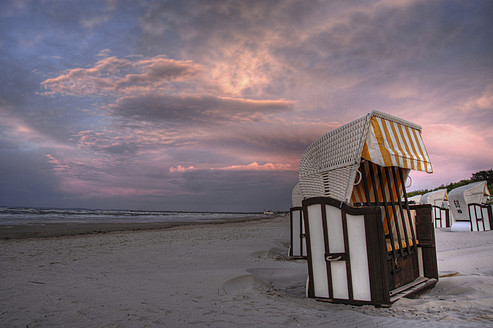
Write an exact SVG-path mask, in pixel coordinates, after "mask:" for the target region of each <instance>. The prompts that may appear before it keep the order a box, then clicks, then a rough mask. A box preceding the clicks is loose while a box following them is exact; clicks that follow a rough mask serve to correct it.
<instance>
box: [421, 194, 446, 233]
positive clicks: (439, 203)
mask: <svg viewBox="0 0 493 328" xmlns="http://www.w3.org/2000/svg"><path fill="white" fill-rule="evenodd" d="M447 197H448V196H447V189H438V190H434V191H430V192H429V193H426V194H424V195H423V196H422V197H421V200H420V203H421V204H430V205H431V207H432V209H433V211H432V215H431V216H432V221H433V224H434V225H435V228H445V227H450V213H449V212H450V211H449V206H448V198H447Z"/></svg>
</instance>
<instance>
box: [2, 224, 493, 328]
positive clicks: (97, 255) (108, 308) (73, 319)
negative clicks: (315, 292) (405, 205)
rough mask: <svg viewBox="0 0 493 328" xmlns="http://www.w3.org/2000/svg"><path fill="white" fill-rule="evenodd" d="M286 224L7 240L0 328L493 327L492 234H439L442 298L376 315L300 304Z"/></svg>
mask: <svg viewBox="0 0 493 328" xmlns="http://www.w3.org/2000/svg"><path fill="white" fill-rule="evenodd" d="M288 222H289V221H288V217H275V218H271V219H268V220H256V221H245V222H235V223H228V224H207V225H187V226H179V227H171V228H167V229H154V230H137V231H113V232H108V233H99V234H83V235H75V236H61V237H51V238H24V239H8V240H7V239H3V240H0V248H1V252H0V327H316V326H323V327H396V326H399V327H422V326H426V327H491V326H493V232H474V233H472V232H470V233H468V232H450V231H447V230H446V229H436V235H437V247H438V263H439V271H440V274H441V275H442V277H441V278H440V281H439V282H438V284H437V285H436V286H435V288H433V289H432V290H431V291H428V292H426V293H424V294H423V295H421V296H420V297H419V298H415V299H401V300H399V301H398V302H396V303H394V305H393V306H392V307H391V308H376V307H373V306H363V307H358V306H351V305H341V304H331V303H325V302H317V301H315V300H313V299H308V298H305V297H304V293H305V280H306V270H307V269H306V262H305V261H304V260H290V259H288V258H287V257H286V254H287V251H288V246H289V244H288V243H289V223H288Z"/></svg>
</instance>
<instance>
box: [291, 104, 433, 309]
mask: <svg viewBox="0 0 493 328" xmlns="http://www.w3.org/2000/svg"><path fill="white" fill-rule="evenodd" d="M411 169H414V170H419V171H425V172H428V173H431V172H432V167H431V163H430V160H429V158H428V154H427V152H426V149H425V146H424V143H423V140H422V137H421V127H420V126H419V125H416V124H413V123H410V122H407V121H404V120H402V119H399V118H397V117H393V116H390V115H388V114H385V113H382V112H378V111H373V112H371V113H370V114H368V115H367V116H365V117H362V118H360V119H357V120H355V121H352V122H350V123H348V124H346V125H344V126H341V127H339V128H337V129H335V130H333V131H331V132H329V133H327V134H326V135H324V136H322V137H321V138H320V139H318V140H316V141H315V142H313V143H312V144H311V145H310V146H309V147H308V148H307V149H306V150H305V152H304V154H303V156H302V159H301V162H300V170H299V184H300V187H301V193H302V196H303V199H304V200H303V202H302V205H303V219H304V222H305V229H306V242H307V251H308V256H307V260H308V261H307V262H308V275H309V276H308V282H307V295H308V296H309V297H313V298H316V299H318V300H326V301H331V302H339V303H349V304H357V305H363V304H373V305H377V306H390V305H391V304H392V302H394V301H396V300H397V299H399V298H401V297H404V296H407V295H410V294H413V293H416V292H418V291H420V290H423V289H426V288H431V287H433V286H434V285H435V284H436V282H437V281H438V268H437V259H436V249H435V234H434V228H433V223H432V219H431V215H432V209H431V206H430V205H416V206H410V205H409V203H408V200H407V198H406V197H407V196H406V187H405V182H406V181H407V178H408V174H409V172H410V170H411Z"/></svg>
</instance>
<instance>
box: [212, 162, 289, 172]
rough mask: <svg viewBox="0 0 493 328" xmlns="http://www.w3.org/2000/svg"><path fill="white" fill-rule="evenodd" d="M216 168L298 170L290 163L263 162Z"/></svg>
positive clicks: (230, 169) (232, 169)
mask: <svg viewBox="0 0 493 328" xmlns="http://www.w3.org/2000/svg"><path fill="white" fill-rule="evenodd" d="M217 170H225V171H293V170H298V168H297V167H293V165H291V164H282V163H265V164H259V163H257V162H252V163H250V164H246V165H242V164H240V165H231V166H226V167H221V168H218V169H217Z"/></svg>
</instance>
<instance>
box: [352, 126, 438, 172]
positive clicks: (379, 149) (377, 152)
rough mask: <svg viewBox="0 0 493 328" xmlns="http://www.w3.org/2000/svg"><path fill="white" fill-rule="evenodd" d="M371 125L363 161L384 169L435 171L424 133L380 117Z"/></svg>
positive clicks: (364, 148)
mask: <svg viewBox="0 0 493 328" xmlns="http://www.w3.org/2000/svg"><path fill="white" fill-rule="evenodd" d="M370 123H371V124H370V127H369V131H368V136H367V139H366V142H365V144H364V147H363V152H362V154H361V156H362V157H363V158H365V159H367V160H369V161H371V162H373V163H375V164H378V165H380V166H398V167H402V168H404V169H411V170H417V171H423V172H428V173H432V172H433V168H432V166H431V161H430V158H429V157H428V152H427V151H426V148H425V145H424V143H423V139H422V137H421V131H420V130H418V129H415V128H412V127H409V126H406V125H403V124H400V123H396V122H393V121H390V120H387V119H384V118H381V117H378V116H373V117H371V122H370Z"/></svg>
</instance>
